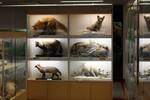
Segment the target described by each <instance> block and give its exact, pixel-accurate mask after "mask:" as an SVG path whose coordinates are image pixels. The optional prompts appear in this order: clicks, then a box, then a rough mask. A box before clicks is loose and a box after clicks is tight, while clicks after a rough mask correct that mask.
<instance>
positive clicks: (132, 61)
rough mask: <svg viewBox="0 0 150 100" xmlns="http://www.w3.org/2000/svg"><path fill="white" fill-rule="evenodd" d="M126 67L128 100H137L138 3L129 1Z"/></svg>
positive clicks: (134, 0) (127, 6)
mask: <svg viewBox="0 0 150 100" xmlns="http://www.w3.org/2000/svg"><path fill="white" fill-rule="evenodd" d="M126 15H127V17H126V28H127V31H126V33H125V34H127V35H126V46H125V48H126V50H127V51H126V54H125V56H126V66H125V82H126V86H127V90H128V99H129V100H138V98H139V97H138V96H139V95H138V94H137V89H138V85H137V83H138V48H139V47H138V42H139V41H138V38H137V37H138V2H137V0H129V1H128V4H127V5H126Z"/></svg>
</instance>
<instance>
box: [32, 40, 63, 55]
mask: <svg viewBox="0 0 150 100" xmlns="http://www.w3.org/2000/svg"><path fill="white" fill-rule="evenodd" d="M35 46H36V47H39V48H40V49H42V50H43V53H42V54H40V55H36V56H37V57H62V56H63V48H62V45H61V43H60V42H59V41H58V40H55V41H54V42H42V43H40V42H36V43H35Z"/></svg>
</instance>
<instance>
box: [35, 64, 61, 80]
mask: <svg viewBox="0 0 150 100" xmlns="http://www.w3.org/2000/svg"><path fill="white" fill-rule="evenodd" d="M35 67H36V68H37V69H38V71H39V72H40V73H42V79H46V73H51V74H52V77H51V78H52V79H53V80H60V79H61V78H60V76H61V75H62V74H61V72H60V71H59V69H57V68H56V67H42V66H41V65H40V64H37V65H36V66H35ZM55 77H56V78H55Z"/></svg>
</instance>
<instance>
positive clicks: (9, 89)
mask: <svg viewBox="0 0 150 100" xmlns="http://www.w3.org/2000/svg"><path fill="white" fill-rule="evenodd" d="M15 87H16V85H15V83H14V82H13V81H9V82H7V83H6V96H5V99H6V100H10V99H11V98H12V97H13V96H14V95H15V91H16V89H15Z"/></svg>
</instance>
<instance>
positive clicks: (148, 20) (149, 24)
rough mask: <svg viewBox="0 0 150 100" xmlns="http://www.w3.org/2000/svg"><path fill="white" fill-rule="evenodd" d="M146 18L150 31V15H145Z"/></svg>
mask: <svg viewBox="0 0 150 100" xmlns="http://www.w3.org/2000/svg"><path fill="white" fill-rule="evenodd" d="M144 19H145V21H146V24H147V28H148V30H149V31H150V16H144Z"/></svg>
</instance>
